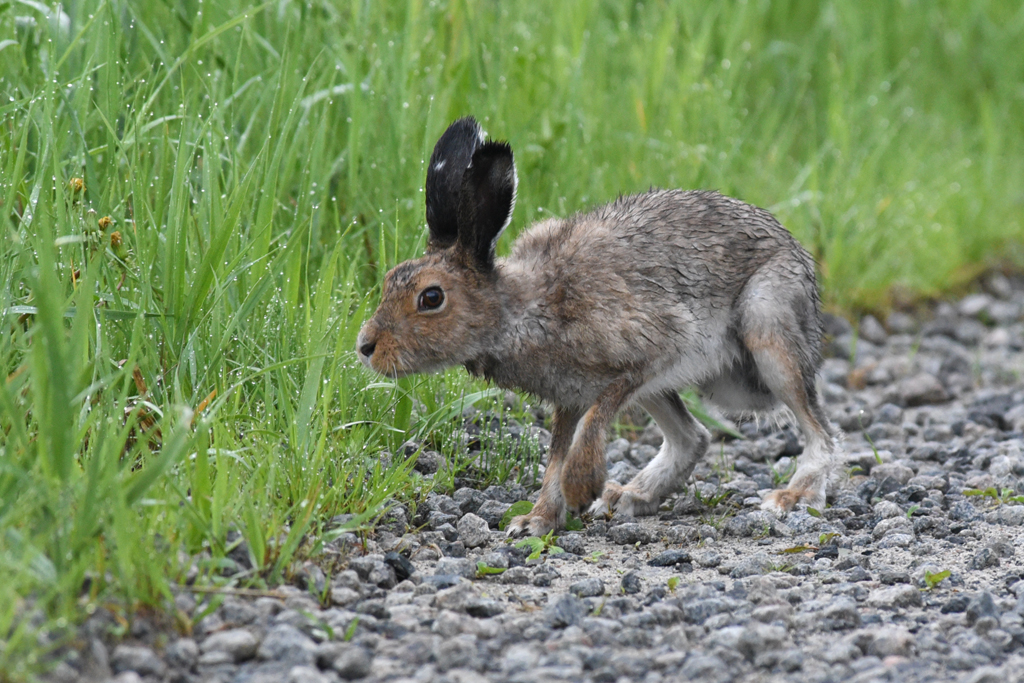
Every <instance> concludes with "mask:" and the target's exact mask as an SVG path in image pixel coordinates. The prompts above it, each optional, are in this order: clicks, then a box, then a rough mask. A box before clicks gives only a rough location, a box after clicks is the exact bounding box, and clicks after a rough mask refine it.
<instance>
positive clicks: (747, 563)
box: [729, 553, 775, 579]
mask: <svg viewBox="0 0 1024 683" xmlns="http://www.w3.org/2000/svg"><path fill="white" fill-rule="evenodd" d="M774 564H775V563H774V562H773V560H772V559H771V558H770V557H768V555H766V554H765V553H754V554H753V555H750V556H749V557H745V558H744V559H742V560H740V561H739V562H738V563H737V564H736V566H735V567H733V568H732V570H731V571H730V572H729V576H730V577H732V578H734V579H742V578H744V577H747V576H756V575H758V574H767V573H768V572H769V571H771V568H772V567H773V566H774Z"/></svg>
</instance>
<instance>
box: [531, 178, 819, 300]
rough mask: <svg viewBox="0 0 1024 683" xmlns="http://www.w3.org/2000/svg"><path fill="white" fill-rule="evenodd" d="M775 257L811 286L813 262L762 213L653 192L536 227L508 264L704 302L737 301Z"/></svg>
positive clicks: (690, 194)
mask: <svg viewBox="0 0 1024 683" xmlns="http://www.w3.org/2000/svg"><path fill="white" fill-rule="evenodd" d="M780 255H781V257H782V258H783V259H785V260H787V261H790V262H791V265H792V267H794V268H796V269H797V270H799V271H806V272H801V273H800V276H801V277H808V276H809V277H810V278H811V280H812V282H813V273H814V268H813V261H812V260H811V257H810V256H809V255H808V254H807V252H806V251H804V249H803V248H802V247H801V246H800V244H799V243H798V242H797V241H796V240H795V239H794V238H793V236H792V235H791V234H790V233H789V232H788V231H787V230H786V229H785V228H784V227H783V226H782V225H781V224H779V222H778V221H777V220H775V218H774V217H773V216H772V215H771V214H770V213H768V212H767V211H765V210H764V209H760V208H758V207H755V206H752V205H750V204H746V203H744V202H741V201H739V200H737V199H732V198H731V197H726V196H724V195H721V194H719V193H717V192H707V191H683V190H655V191H651V192H646V193H643V194H638V195H628V196H623V197H620V198H619V199H617V200H616V201H614V202H612V203H610V204H606V205H604V206H602V207H600V208H598V209H596V210H594V211H591V212H589V213H585V214H577V215H575V216H572V217H570V218H566V219H564V220H558V219H553V220H549V221H545V222H543V223H539V224H537V225H536V226H534V227H532V228H531V229H530V230H529V231H527V232H526V233H524V234H523V235H522V236H521V237H520V238H519V240H517V242H516V246H515V249H514V251H513V254H512V259H513V260H514V261H518V262H521V263H524V264H529V265H530V266H531V267H533V268H535V269H537V270H540V271H550V272H552V273H569V272H572V273H573V274H574V279H575V280H576V282H577V283H580V280H589V279H591V278H596V279H598V280H603V279H604V277H605V275H603V274H606V273H608V272H609V271H613V272H615V273H617V275H618V277H620V278H622V279H623V281H622V282H621V284H622V285H623V286H625V287H627V288H628V289H630V290H634V291H635V290H636V289H639V290H642V291H647V290H653V291H654V292H658V291H660V292H663V293H664V294H670V295H671V296H672V298H679V297H681V298H683V299H691V298H699V299H703V300H708V299H718V298H723V297H724V298H728V299H732V298H734V297H735V296H736V295H737V294H738V293H739V291H740V290H741V289H742V288H743V286H744V284H745V283H746V282H747V281H748V280H749V279H750V277H751V276H752V275H753V274H754V273H755V272H756V271H757V270H758V269H759V268H761V266H763V265H764V264H765V263H767V262H768V261H769V260H771V259H772V258H779V257H780ZM580 284H581V283H580Z"/></svg>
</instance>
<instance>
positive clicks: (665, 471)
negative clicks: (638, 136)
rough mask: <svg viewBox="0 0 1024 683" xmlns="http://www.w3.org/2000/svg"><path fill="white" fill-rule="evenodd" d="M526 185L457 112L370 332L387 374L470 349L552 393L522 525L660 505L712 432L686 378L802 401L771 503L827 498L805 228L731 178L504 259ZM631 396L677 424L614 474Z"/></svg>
mask: <svg viewBox="0 0 1024 683" xmlns="http://www.w3.org/2000/svg"><path fill="white" fill-rule="evenodd" d="M517 182H518V179H517V175H516V168H515V163H514V161H513V156H512V149H511V147H510V146H509V145H508V144H507V143H505V142H496V141H491V140H485V137H484V133H483V131H482V130H481V128H480V126H479V124H478V123H477V122H476V121H475V120H474V119H473V118H472V117H466V118H462V119H459V120H458V121H455V122H454V123H453V124H451V126H450V127H449V128H448V129H447V130H446V131H445V132H444V134H443V135H442V136H441V138H440V139H439V140H438V141H437V145H436V146H435V147H434V151H433V154H432V155H431V157H430V161H429V165H428V168H427V180H426V214H427V226H428V229H429V238H428V242H427V250H426V255H425V256H423V257H422V258H419V259H415V260H411V261H406V262H404V263H402V264H400V265H398V266H396V267H395V268H394V269H393V270H391V271H390V272H389V273H388V274H387V276H386V277H385V280H384V288H383V295H382V300H381V303H380V307H379V308H378V309H377V311H376V312H375V313H374V315H373V317H372V318H370V320H368V321H367V322H366V323H365V325H364V326H363V328H362V330H360V332H359V338H358V341H357V352H358V354H359V357H360V359H361V361H362V362H363V363H364V364H365V365H367V366H368V367H370V368H372V369H373V370H375V371H377V372H379V373H381V374H384V375H388V376H391V377H400V376H402V375H406V374H409V373H417V372H431V371H435V370H440V369H442V368H446V367H449V366H453V365H463V366H465V367H466V369H467V370H468V371H469V372H470V373H472V374H473V375H476V376H479V377H484V378H486V379H488V380H490V381H492V382H494V383H495V384H497V385H498V386H501V387H504V388H510V389H519V390H523V391H526V392H529V393H531V394H534V395H536V396H538V397H540V398H542V399H544V400H547V401H549V402H550V403H551V404H553V406H554V411H553V414H552V419H551V446H550V451H549V455H548V463H547V470H546V472H545V474H544V481H543V485H542V487H541V491H540V495H539V498H538V500H537V503H536V505H535V506H534V507H533V510H532V511H531V512H530V513H529V514H527V515H523V516H520V517H516V518H514V519H513V520H512V522H511V525H510V526H509V533H510V534H512V535H515V534H525V533H528V534H531V535H537V536H539V535H542V534H544V533H547V532H548V531H550V530H552V529H558V528H561V527H562V526H563V525H564V523H565V519H566V512H567V510H574V511H584V510H586V509H587V508H588V507H589V509H590V511H591V512H593V513H595V514H597V513H607V512H611V511H619V512H622V513H625V514H630V515H646V514H652V513H654V512H656V511H657V509H658V505H659V503H660V502H661V500H662V498H664V497H665V496H666V495H668V494H670V493H672V492H674V491H676V490H678V489H680V488H681V487H683V486H684V485H685V483H686V480H687V478H688V477H689V476H690V474H691V472H692V471H693V468H694V466H695V464H696V462H697V459H698V458H700V457H701V456H702V455H703V454H704V452H705V451H706V450H707V447H708V444H709V441H710V435H709V434H708V431H707V430H706V429H705V428H704V426H703V425H701V424H700V423H699V422H698V421H697V420H696V419H694V417H693V416H692V415H691V414H690V412H689V411H688V410H687V409H686V406H685V405H684V404H683V402H682V401H681V400H680V397H679V390H680V389H681V388H685V387H697V388H698V389H699V390H700V391H701V392H702V395H703V396H704V398H705V399H707V400H709V401H711V402H713V403H715V404H716V405H718V406H720V407H721V408H723V409H724V410H726V411H729V412H733V413H758V412H763V411H769V410H772V409H775V408H777V407H780V404H784V405H785V406H788V407H789V408H790V409H791V410H792V412H793V414H794V415H795V416H796V419H797V421H798V422H799V424H800V427H801V430H802V431H803V434H804V436H805V439H806V447H805V449H804V451H803V453H802V454H801V455H800V457H799V460H798V467H797V470H796V473H795V474H794V476H793V478H792V480H791V481H790V484H789V486H788V487H787V488H785V489H781V490H776V491H772V492H771V493H769V494H768V495H767V496H766V497H765V499H764V501H763V504H762V507H763V508H764V509H766V510H769V511H772V512H774V513H776V514H778V515H784V514H785V513H786V512H787V511H789V510H790V509H791V508H792V507H793V506H794V505H795V504H797V503H798V502H803V503H806V504H807V505H810V506H814V507H821V506H822V505H823V504H824V502H825V495H826V489H827V488H828V487H830V486H832V485H833V484H834V483H835V481H836V478H837V476H838V472H839V469H840V468H839V460H838V458H837V455H836V444H835V438H834V437H835V434H834V431H833V428H832V426H831V425H830V423H829V421H828V418H827V417H826V415H825V412H824V410H823V408H822V405H821V403H820V400H819V398H818V394H817V391H816V389H815V374H816V372H817V370H818V367H819V366H820V363H821V356H820V349H819V347H820V340H821V336H822V330H821V321H820V314H819V300H818V291H817V285H816V282H815V268H814V261H813V259H812V258H811V256H810V255H809V254H808V253H807V252H806V251H805V250H804V249H803V247H801V246H800V244H799V243H798V242H797V241H796V239H795V238H794V237H793V236H792V235H791V234H790V233H789V232H788V231H787V230H786V229H785V228H783V227H782V225H780V224H779V222H778V221H776V220H775V218H774V217H773V216H772V215H771V214H770V213H768V212H767V211H764V210H763V209H759V208H757V207H754V206H751V205H749V204H745V203H743V202H741V201H739V200H736V199H731V198H729V197H725V196H723V195H721V194H718V193H716V192H706V191H682V190H652V191H650V192H646V193H643V194H637V195H630V196H624V197H623V196H620V197H619V198H618V199H617V200H615V201H614V202H612V203H610V204H607V205H605V206H602V207H600V208H598V209H596V210H594V211H591V212H590V213H585V214H578V215H575V216H571V217H569V218H553V219H549V220H544V221H541V222H540V223H538V224H536V225H534V226H532V227H531V228H529V229H528V230H527V231H525V232H524V233H523V234H522V235H520V236H519V238H518V239H517V240H516V242H515V244H514V245H513V248H512V254H511V255H510V256H509V257H508V258H504V259H498V258H495V246H496V244H497V242H498V237H499V236H500V235H501V233H502V231H503V230H504V229H505V227H506V226H507V225H508V224H509V222H510V220H511V218H512V210H513V207H514V205H515V198H516V186H517ZM631 402H637V403H639V404H640V405H641V406H642V407H643V408H644V409H645V410H646V411H647V412H648V413H650V414H651V416H652V417H653V418H654V419H655V421H656V422H657V423H658V426H659V427H661V430H662V432H663V433H664V435H665V440H664V443H663V444H662V446H661V449H660V451H659V452H658V454H657V456H656V457H655V458H654V459H653V460H652V461H651V462H650V463H649V464H648V465H647V466H646V467H645V468H644V469H643V470H642V471H640V472H639V473H638V474H637V475H636V476H635V477H634V478H633V480H632V481H630V482H629V483H628V484H626V485H625V486H622V485H620V484H618V483H616V482H612V481H609V482H607V483H606V482H605V479H606V476H607V465H606V462H605V455H604V443H605V436H606V431H607V429H608V427H609V425H610V424H611V423H612V421H613V420H614V418H615V415H616V414H617V413H618V412H619V411H620V410H621V409H622V408H623V407H624V406H626V405H627V404H630V403H631Z"/></svg>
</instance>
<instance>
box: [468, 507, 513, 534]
mask: <svg viewBox="0 0 1024 683" xmlns="http://www.w3.org/2000/svg"><path fill="white" fill-rule="evenodd" d="M510 507H512V504H511V503H506V502H504V501H501V500H488V501H487V502H485V503H484V504H483V505H481V506H480V507H479V508H477V511H476V515H477V516H478V517H480V518H482V519H483V520H485V521H486V522H487V526H489V527H490V528H492V529H497V528H498V525H499V524H500V523H501V518H502V517H504V516H505V513H506V512H508V509H509V508H510Z"/></svg>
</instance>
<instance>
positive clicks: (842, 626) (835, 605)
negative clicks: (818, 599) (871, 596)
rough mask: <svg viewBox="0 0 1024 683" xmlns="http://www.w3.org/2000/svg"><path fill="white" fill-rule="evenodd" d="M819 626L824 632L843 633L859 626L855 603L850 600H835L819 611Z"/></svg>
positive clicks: (859, 620)
mask: <svg viewBox="0 0 1024 683" xmlns="http://www.w3.org/2000/svg"><path fill="white" fill-rule="evenodd" d="M818 619H819V622H818V623H819V624H820V626H821V628H822V630H825V631H845V630H848V629H852V628H858V627H859V626H860V625H861V617H860V612H859V611H858V610H857V603H856V601H854V600H853V599H852V598H846V597H841V598H835V599H833V600H832V604H830V605H829V606H828V607H826V608H825V609H823V610H822V611H821V615H820V616H819V618H818Z"/></svg>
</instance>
